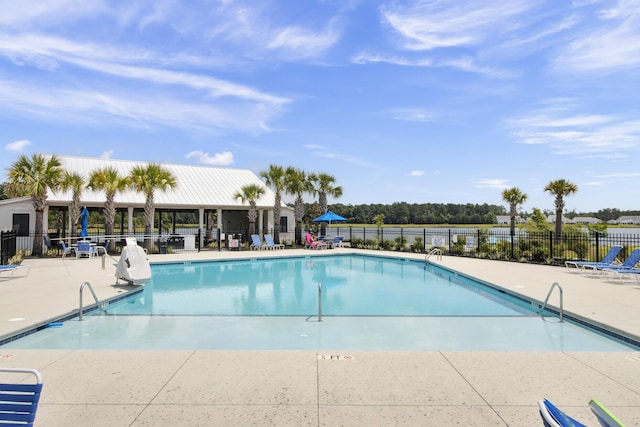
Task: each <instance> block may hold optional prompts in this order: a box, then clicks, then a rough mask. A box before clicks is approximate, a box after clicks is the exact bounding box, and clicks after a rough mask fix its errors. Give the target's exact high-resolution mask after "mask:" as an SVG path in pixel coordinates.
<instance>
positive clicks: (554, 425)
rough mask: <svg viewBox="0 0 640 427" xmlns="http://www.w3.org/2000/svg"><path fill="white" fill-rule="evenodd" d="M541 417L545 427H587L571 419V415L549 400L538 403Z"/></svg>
mask: <svg viewBox="0 0 640 427" xmlns="http://www.w3.org/2000/svg"><path fill="white" fill-rule="evenodd" d="M538 407H539V409H540V417H542V422H543V423H544V425H545V427H587V426H585V425H584V424H582V423H581V422H580V421H577V420H576V419H574V418H571V417H570V416H569V415H567V414H565V413H564V412H562V411H561V410H560V409H558V408H557V407H556V406H555V405H554V404H553V403H551V402H549V401H548V400H547V399H544V400H541V401H539V402H538Z"/></svg>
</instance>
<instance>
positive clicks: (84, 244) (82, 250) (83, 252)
mask: <svg viewBox="0 0 640 427" xmlns="http://www.w3.org/2000/svg"><path fill="white" fill-rule="evenodd" d="M92 256H93V252H92V250H91V243H89V242H88V241H85V240H83V241H81V242H78V246H77V247H76V259H78V258H82V257H87V258H91V257H92Z"/></svg>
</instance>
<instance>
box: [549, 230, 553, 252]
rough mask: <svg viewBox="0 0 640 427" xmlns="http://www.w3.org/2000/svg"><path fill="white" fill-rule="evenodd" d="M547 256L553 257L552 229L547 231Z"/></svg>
mask: <svg viewBox="0 0 640 427" xmlns="http://www.w3.org/2000/svg"><path fill="white" fill-rule="evenodd" d="M549 256H550V257H551V258H553V231H549Z"/></svg>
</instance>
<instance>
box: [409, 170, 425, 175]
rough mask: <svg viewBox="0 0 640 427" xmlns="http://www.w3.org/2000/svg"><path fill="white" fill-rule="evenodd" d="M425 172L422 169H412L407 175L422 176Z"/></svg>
mask: <svg viewBox="0 0 640 427" xmlns="http://www.w3.org/2000/svg"><path fill="white" fill-rule="evenodd" d="M424 174H425V172H424V171H423V170H412V171H411V172H409V176H422V175H424Z"/></svg>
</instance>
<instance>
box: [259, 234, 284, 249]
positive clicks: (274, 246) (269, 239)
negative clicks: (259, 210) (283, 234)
mask: <svg viewBox="0 0 640 427" xmlns="http://www.w3.org/2000/svg"><path fill="white" fill-rule="evenodd" d="M264 242H265V247H267V248H268V249H284V245H283V244H282V243H276V242H274V241H273V236H272V235H271V234H265V235H264Z"/></svg>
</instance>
